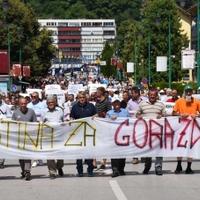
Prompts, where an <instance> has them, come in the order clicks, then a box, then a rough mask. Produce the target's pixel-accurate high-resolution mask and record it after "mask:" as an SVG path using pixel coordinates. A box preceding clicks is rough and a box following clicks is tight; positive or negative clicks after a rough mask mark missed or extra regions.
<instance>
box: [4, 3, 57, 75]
mask: <svg viewBox="0 0 200 200" xmlns="http://www.w3.org/2000/svg"><path fill="white" fill-rule="evenodd" d="M2 3H3V1H2V0H0V4H1V5H2ZM0 13H3V15H0V21H1V22H2V23H0V26H1V27H0V49H7V48H8V43H7V39H8V37H9V38H10V44H11V52H10V53H11V54H10V55H11V64H12V63H19V60H20V58H19V55H20V51H21V52H22V64H30V66H31V72H33V73H32V75H42V74H43V73H46V71H47V68H48V67H50V60H51V58H52V57H53V54H54V52H55V48H54V47H53V46H52V41H51V38H50V34H51V33H50V32H48V31H46V30H42V31H40V30H39V24H38V22H37V18H36V15H35V13H34V12H33V10H32V9H31V8H30V7H29V6H27V5H25V4H24V3H22V2H21V1H20V0H9V1H8V7H7V9H3V6H0ZM36 72H37V73H36Z"/></svg>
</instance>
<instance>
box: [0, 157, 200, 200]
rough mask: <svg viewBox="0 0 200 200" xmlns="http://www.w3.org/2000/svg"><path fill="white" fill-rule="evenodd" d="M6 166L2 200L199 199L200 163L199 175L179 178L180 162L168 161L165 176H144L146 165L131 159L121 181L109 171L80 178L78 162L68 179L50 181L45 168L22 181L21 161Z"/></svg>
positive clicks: (0, 178)
mask: <svg viewBox="0 0 200 200" xmlns="http://www.w3.org/2000/svg"><path fill="white" fill-rule="evenodd" d="M5 164H6V167H5V168H4V169H0V194H1V199H2V200H16V199H19V200H27V199H28V200H45V199H46V200H60V199H67V200H129V199H130V200H134V199H135V200H147V199H148V200H150V199H152V200H160V199H162V200H169V199H170V200H179V199H181V200H199V188H200V161H195V162H194V163H193V165H192V167H193V169H194V171H195V174H193V175H186V174H184V173H183V174H180V175H175V174H174V172H173V171H174V169H175V167H176V162H174V161H173V160H172V159H168V160H165V161H164V163H163V170H164V174H163V176H156V175H155V174H154V171H153V166H152V169H151V172H150V174H149V175H143V174H142V170H143V163H139V164H137V165H133V164H132V163H131V160H130V159H129V160H128V161H127V164H126V168H125V171H126V176H121V177H117V178H111V176H110V173H111V169H109V168H108V169H106V170H105V171H104V172H100V171H97V172H95V177H87V174H85V176H84V177H76V166H75V164H74V161H70V162H69V161H65V166H64V172H65V176H64V177H61V178H56V179H54V180H50V179H49V177H48V170H47V166H46V165H44V166H39V167H36V168H33V169H32V180H31V181H24V180H22V179H20V168H19V165H18V161H17V160H7V161H6V163H5ZM109 164H110V163H108V165H109ZM185 166H186V163H185V162H184V163H183V167H184V169H185ZM108 167H109V166H108ZM84 170H85V171H86V166H85V169H84Z"/></svg>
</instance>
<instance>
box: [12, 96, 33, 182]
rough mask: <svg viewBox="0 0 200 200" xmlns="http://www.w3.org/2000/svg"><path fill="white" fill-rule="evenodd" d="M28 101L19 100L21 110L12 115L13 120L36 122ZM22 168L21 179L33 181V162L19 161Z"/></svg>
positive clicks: (18, 109)
mask: <svg viewBox="0 0 200 200" xmlns="http://www.w3.org/2000/svg"><path fill="white" fill-rule="evenodd" d="M27 104H28V102H27V100H26V99H25V98H24V97H20V99H19V108H17V109H16V110H15V111H14V112H13V115H12V120H16V121H24V122H36V121H37V118H36V114H35V112H34V110H32V109H31V108H28V107H27ZM19 163H20V166H21V170H22V172H21V178H25V180H26V181H30V180H31V160H22V159H20V160H19Z"/></svg>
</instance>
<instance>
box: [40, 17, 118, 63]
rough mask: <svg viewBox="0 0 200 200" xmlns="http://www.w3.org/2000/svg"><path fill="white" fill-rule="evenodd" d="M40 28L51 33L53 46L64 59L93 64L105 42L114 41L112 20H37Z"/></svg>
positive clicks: (114, 28) (114, 29) (114, 25)
mask: <svg viewBox="0 0 200 200" xmlns="http://www.w3.org/2000/svg"><path fill="white" fill-rule="evenodd" d="M38 22H39V23H40V26H41V28H46V29H48V30H50V31H52V39H53V44H54V45H55V46H56V47H57V48H58V50H59V51H60V52H62V56H63V57H64V58H66V59H72V58H73V59H74V58H75V59H80V60H81V61H82V63H94V62H95V60H96V58H97V56H98V55H100V54H101V52H102V50H103V48H104V45H105V42H106V41H112V40H115V37H116V24H115V20H114V19H70V20H65V19H39V20H38Z"/></svg>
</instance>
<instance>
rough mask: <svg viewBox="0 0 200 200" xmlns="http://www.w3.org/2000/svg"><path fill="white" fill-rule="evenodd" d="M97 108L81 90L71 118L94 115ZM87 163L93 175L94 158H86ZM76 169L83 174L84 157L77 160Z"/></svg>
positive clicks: (89, 172)
mask: <svg viewBox="0 0 200 200" xmlns="http://www.w3.org/2000/svg"><path fill="white" fill-rule="evenodd" d="M96 113H97V112H96V108H95V106H94V105H93V104H92V103H89V102H88V101H87V98H86V93H85V92H83V91H81V92H79V94H78V102H77V103H76V104H74V105H73V107H72V110H71V114H70V116H71V118H72V119H81V118H85V117H92V116H94V115H95V114H96ZM85 163H87V165H88V168H87V172H88V176H89V177H92V176H93V169H94V167H93V159H86V160H85ZM76 169H77V171H78V176H79V177H82V176H83V161H82V159H78V160H76Z"/></svg>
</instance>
